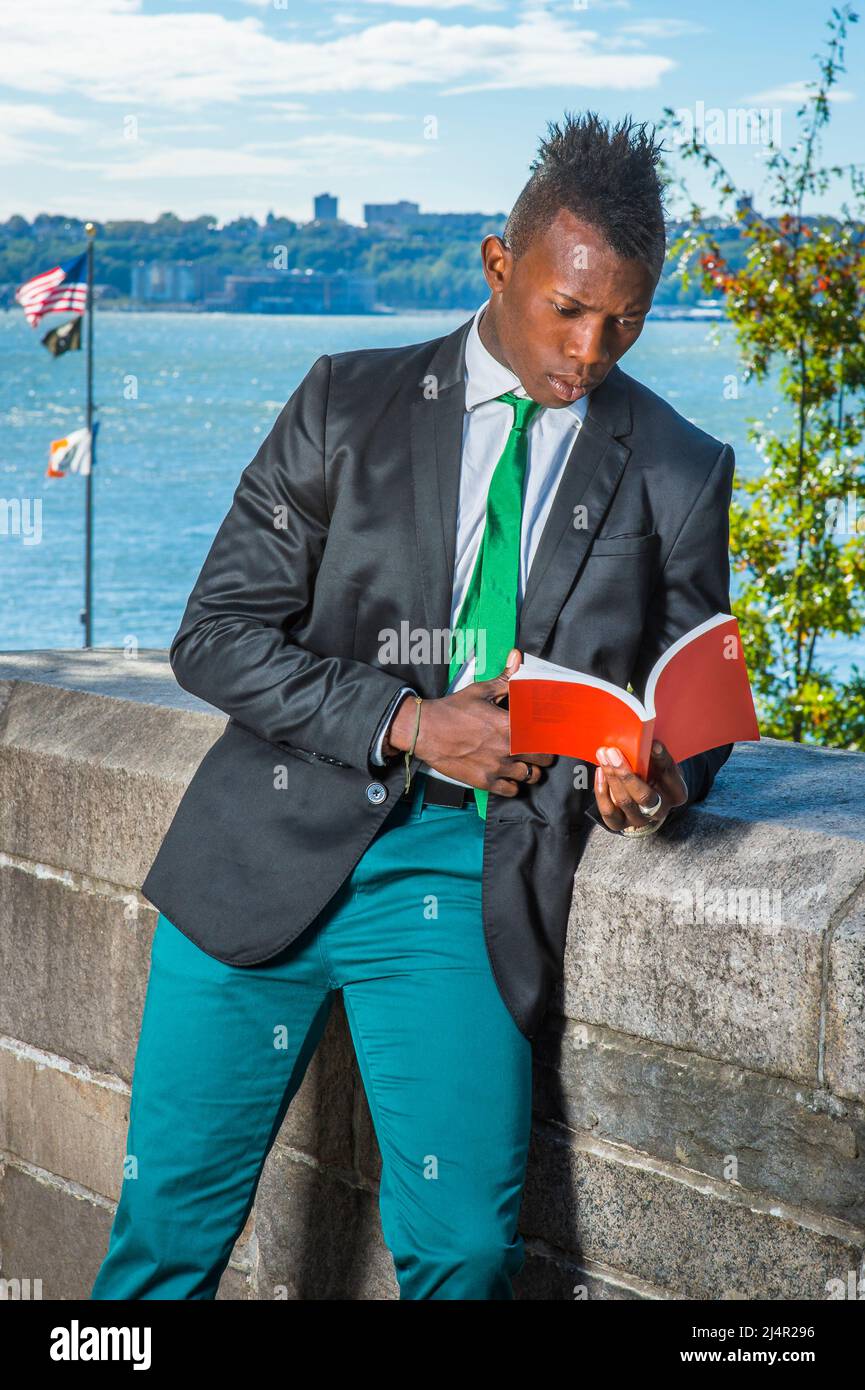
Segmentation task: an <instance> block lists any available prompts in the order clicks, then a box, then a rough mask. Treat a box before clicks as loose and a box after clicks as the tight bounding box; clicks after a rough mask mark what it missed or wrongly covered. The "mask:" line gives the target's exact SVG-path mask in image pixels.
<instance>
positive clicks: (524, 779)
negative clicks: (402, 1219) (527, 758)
mask: <svg viewBox="0 0 865 1390" xmlns="http://www.w3.org/2000/svg"><path fill="white" fill-rule="evenodd" d="M520 762H521V763H523V767H524V768H525V769H526V775H525V777H521V778H520V781H521V782H528V780H529V778H530V777H531V775H532V766H531V763H526V762H523V760H522V758H520Z"/></svg>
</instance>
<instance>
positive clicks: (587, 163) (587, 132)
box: [502, 111, 667, 276]
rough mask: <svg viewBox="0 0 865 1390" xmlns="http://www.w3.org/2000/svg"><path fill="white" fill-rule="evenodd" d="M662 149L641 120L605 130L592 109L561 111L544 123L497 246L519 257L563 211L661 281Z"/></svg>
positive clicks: (605, 124) (625, 121)
mask: <svg viewBox="0 0 865 1390" xmlns="http://www.w3.org/2000/svg"><path fill="white" fill-rule="evenodd" d="M662 152H663V145H662V144H661V143H660V142H657V143H656V141H655V130H654V127H652V130H651V133H650V134H647V133H646V122H645V121H644V122H643V123H642V124H640V125H636V124H635V123H634V122H633V121H632V120H631V119H630V117H629V116H625V117H624V118H623V119H622V120H621V121H620V122H619V124H618V125H616V126H614V127H613V128H612V129H611V128H610V125H609V122H606V121H602V120H601V119H600V118H599V117H598V115H597V114H596V113H595V112H594V111H587V112H586V113H585V114H584V115H581V116H574V115H571V114H569V113H568V112H565V118H564V121H563V122H562V124H561V126H560V125H559V124H558V122H555V121H549V122H548V123H547V138H546V139H545V140H542V141H541V143H540V146H539V148H538V157H537V158H536V159H535V160H533V161H532V163H531V165H530V166H529V167H530V169H531V170H532V175H531V178H530V179H529V181H528V183H527V184H526V185H525V187H524V188H523V190H522V192H521V193H520V195H519V197H518V198H517V201H516V202H515V203H514V205H513V208H512V209H511V212H510V216H509V217H508V220H507V222H506V223H505V229H504V235H503V238H502V239H503V241H504V242H505V245H506V246H509V247H510V249H511V250H512V251H513V253H514V255H515V256H516V257H520V256H521V255H522V254H523V253H524V252H525V251H526V250H527V248H528V246H529V245H530V243H531V242H532V241H533V240H534V238H535V237H537V236H540V235H543V233H544V232H545V231H546V229H547V227H548V226H549V225H550V223H551V222H552V221H553V218H554V217H555V216H556V214H557V213H558V212H559V210H560V209H561V208H567V209H568V210H569V211H570V212H572V213H573V214H574V216H576V217H579V218H581V219H582V220H583V221H584V222H588V223H590V224H591V225H592V226H593V227H596V228H597V229H598V231H599V232H601V234H602V235H603V237H604V240H605V241H606V242H607V244H608V245H609V246H610V247H611V248H612V249H613V251H615V252H616V254H617V255H619V256H623V257H625V258H626V259H628V260H639V261H642V262H643V263H644V264H646V265H647V266H649V268H650V269H651V270H652V272H653V273H654V274H656V275H658V276H660V274H661V271H662V269H663V266H664V258H665V256H666V251H667V238H666V232H665V228H664V205H663V199H664V187H663V184H662V182H661V179H660V177H659V175H658V169H657V166H658V164H659V162H660V159H661V155H662Z"/></svg>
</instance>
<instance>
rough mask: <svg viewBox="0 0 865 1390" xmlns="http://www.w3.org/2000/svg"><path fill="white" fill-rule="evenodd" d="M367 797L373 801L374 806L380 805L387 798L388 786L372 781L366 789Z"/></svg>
mask: <svg viewBox="0 0 865 1390" xmlns="http://www.w3.org/2000/svg"><path fill="white" fill-rule="evenodd" d="M366 799H367V801H371V802H372V804H373V806H380V805H381V803H382V802H383V801H386V800H387V787H385V786H383V785H382V783H381V782H370V784H369V786H368V787H367V789H366Z"/></svg>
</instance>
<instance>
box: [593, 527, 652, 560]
mask: <svg viewBox="0 0 865 1390" xmlns="http://www.w3.org/2000/svg"><path fill="white" fill-rule="evenodd" d="M660 539H661V538H660V536H659V534H658V532H657V531H650V532H649V534H648V535H645V536H627V535H623V536H598V537H597V539H596V540H595V541H594V542H593V544H592V546H591V549H590V550H589V553H588V555H587V557H586V558H587V559H589V560H591V558H592V556H593V555H642V554H643V552H644V551H650V550H654V549H655V547H656V546H657V545H658V544H659V542H660Z"/></svg>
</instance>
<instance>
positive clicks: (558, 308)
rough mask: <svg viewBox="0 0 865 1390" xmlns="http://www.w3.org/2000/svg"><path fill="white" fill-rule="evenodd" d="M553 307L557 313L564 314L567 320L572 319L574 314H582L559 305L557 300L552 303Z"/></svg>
mask: <svg viewBox="0 0 865 1390" xmlns="http://www.w3.org/2000/svg"><path fill="white" fill-rule="evenodd" d="M552 305H553V308H554V309H555V311H556V313H557V314H562V315H563V316H564V317H565V318H572V317H573V315H574V314H578V313H579V312H580V311H579V309H572V308H569V307H568V306H566V305H564V304H557V303H556V302H555V300H553V301H552Z"/></svg>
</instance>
